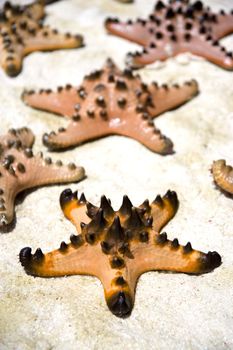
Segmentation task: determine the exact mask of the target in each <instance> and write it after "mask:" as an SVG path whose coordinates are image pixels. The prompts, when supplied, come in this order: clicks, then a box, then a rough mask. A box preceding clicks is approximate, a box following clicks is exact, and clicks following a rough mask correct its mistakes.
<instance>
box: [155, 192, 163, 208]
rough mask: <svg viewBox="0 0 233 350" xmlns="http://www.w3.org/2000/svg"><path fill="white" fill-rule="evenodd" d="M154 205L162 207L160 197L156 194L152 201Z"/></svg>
mask: <svg viewBox="0 0 233 350" xmlns="http://www.w3.org/2000/svg"><path fill="white" fill-rule="evenodd" d="M153 203H154V204H157V205H159V206H160V207H163V200H162V198H161V196H160V195H159V194H158V196H157V197H156V198H155V199H154V201H153Z"/></svg>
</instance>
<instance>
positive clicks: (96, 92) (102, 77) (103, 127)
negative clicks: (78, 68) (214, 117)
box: [22, 59, 198, 154]
mask: <svg viewBox="0 0 233 350" xmlns="http://www.w3.org/2000/svg"><path fill="white" fill-rule="evenodd" d="M197 93H198V86H197V83H196V81H194V80H192V81H189V82H186V83H185V84H184V85H183V86H179V85H177V84H175V85H173V86H171V87H168V86H167V85H166V84H164V85H162V86H160V87H159V86H158V84H157V83H155V82H154V83H152V84H150V85H148V86H147V85H146V84H144V83H143V82H142V80H141V78H140V76H139V75H136V76H134V75H133V74H132V71H131V70H130V69H125V70H124V71H123V72H122V71H120V70H119V69H118V68H117V67H116V65H115V64H114V63H113V62H112V60H110V59H108V60H107V63H106V65H105V67H104V68H103V69H102V70H98V71H94V72H93V73H91V74H90V75H88V76H86V77H85V78H84V81H83V83H82V85H81V86H79V87H78V88H77V87H76V88H75V87H72V86H71V85H67V86H66V87H64V88H62V87H58V89H57V92H52V91H51V90H40V91H39V93H35V92H34V91H33V90H32V91H28V92H26V91H25V92H24V93H23V96H22V98H23V100H24V102H25V103H26V104H28V105H30V106H32V107H35V108H38V109H43V110H46V111H50V112H54V113H57V114H60V115H65V116H67V117H69V118H71V117H72V119H71V121H70V123H69V125H68V127H67V129H64V128H61V129H59V133H58V134H56V133H54V132H51V133H50V134H49V135H48V134H45V135H44V137H43V141H44V144H45V145H46V146H47V147H49V148H50V149H61V148H66V147H70V146H75V145H78V144H80V143H83V142H85V141H88V140H92V139H96V138H100V137H103V136H106V135H112V134H118V135H123V136H128V137H131V138H133V139H136V140H138V141H139V142H141V143H142V144H144V145H145V146H146V147H148V148H149V149H150V150H152V151H154V152H157V153H161V154H169V153H172V152H173V150H172V148H173V144H172V142H171V141H170V140H169V139H168V138H166V137H165V136H163V135H161V133H160V131H159V130H158V129H156V128H155V126H154V123H153V118H155V117H157V116H158V115H160V114H161V113H163V112H165V111H168V110H170V109H173V108H175V107H177V106H180V105H181V104H183V103H184V102H186V101H188V100H190V99H191V98H192V97H193V96H195V95H196V94H197Z"/></svg>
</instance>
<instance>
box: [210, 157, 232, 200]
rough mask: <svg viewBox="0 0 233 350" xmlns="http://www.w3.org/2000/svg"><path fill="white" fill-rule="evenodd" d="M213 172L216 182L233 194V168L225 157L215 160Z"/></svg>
mask: <svg viewBox="0 0 233 350" xmlns="http://www.w3.org/2000/svg"><path fill="white" fill-rule="evenodd" d="M211 172H212V174H213V178H214V181H215V183H216V184H217V185H218V186H219V187H220V188H221V189H222V190H223V191H226V192H228V193H230V194H233V168H232V166H230V165H227V164H226V161H225V160H224V159H219V160H216V161H214V162H213V164H212V169H211Z"/></svg>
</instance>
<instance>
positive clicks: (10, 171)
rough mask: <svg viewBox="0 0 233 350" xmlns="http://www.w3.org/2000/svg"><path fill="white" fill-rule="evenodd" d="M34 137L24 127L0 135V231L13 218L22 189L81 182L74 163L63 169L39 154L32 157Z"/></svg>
mask: <svg viewBox="0 0 233 350" xmlns="http://www.w3.org/2000/svg"><path fill="white" fill-rule="evenodd" d="M33 143H34V135H33V133H32V131H31V130H30V129H28V128H21V129H10V130H9V131H8V133H7V134H6V135H4V136H0V228H3V227H4V226H6V225H9V224H10V223H11V222H12V221H13V218H14V202H15V197H16V196H17V194H18V193H19V192H22V191H23V190H26V189H29V188H32V187H37V186H42V185H48V184H57V183H68V182H74V181H78V180H81V179H82V178H83V177H84V169H83V168H82V167H76V166H75V164H74V163H70V164H69V165H68V166H63V165H62V162H61V161H60V160H58V161H57V162H56V163H55V164H52V160H51V158H49V157H48V158H45V159H43V154H42V153H41V152H40V153H38V154H37V155H36V156H33V153H32V149H31V147H32V145H33Z"/></svg>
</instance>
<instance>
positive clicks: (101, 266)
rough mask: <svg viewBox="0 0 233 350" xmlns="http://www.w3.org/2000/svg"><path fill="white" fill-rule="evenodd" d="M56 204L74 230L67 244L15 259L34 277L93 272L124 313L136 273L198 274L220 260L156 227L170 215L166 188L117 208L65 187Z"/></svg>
mask: <svg viewBox="0 0 233 350" xmlns="http://www.w3.org/2000/svg"><path fill="white" fill-rule="evenodd" d="M60 204H61V208H62V210H63V212H64V214H65V216H66V217H67V219H69V220H70V221H71V222H72V223H73V224H74V225H75V227H76V229H77V231H78V233H79V234H78V235H77V236H75V235H72V236H71V237H70V240H71V243H69V244H66V243H65V242H62V243H61V245H60V248H59V249H57V250H54V251H52V252H50V253H47V254H45V255H44V254H43V253H42V251H41V249H37V250H36V252H35V253H34V254H33V255H32V254H31V248H29V247H26V248H23V249H22V250H21V251H20V254H19V258H20V261H21V264H22V265H23V266H24V268H25V271H26V272H27V273H28V274H30V275H33V276H40V277H58V276H67V275H76V274H78V275H80V274H81V275H93V276H96V277H97V278H99V279H100V281H101V282H102V284H103V287H104V292H105V298H106V302H107V305H108V307H109V309H110V310H111V311H112V313H113V314H115V315H116V316H119V317H124V316H127V315H129V314H130V312H131V311H132V308H133V304H134V298H135V287H136V283H137V280H138V278H139V277H140V275H141V274H143V273H144V272H147V271H151V270H166V271H176V272H184V273H188V274H201V273H206V272H210V271H212V270H213V269H214V268H216V267H218V266H219V265H220V264H221V257H220V255H219V254H218V253H217V252H208V253H207V254H205V253H202V252H200V251H197V250H193V249H192V246H191V244H190V243H187V244H186V245H185V246H182V245H180V244H179V242H178V240H177V239H176V238H175V239H174V240H173V241H169V240H168V239H167V234H166V233H162V234H159V232H160V231H161V229H162V228H163V227H164V226H165V225H166V224H167V222H168V221H169V220H170V219H171V218H172V217H173V216H174V215H175V213H176V211H177V208H178V199H177V196H176V193H175V192H171V191H168V192H167V193H166V195H165V196H164V197H163V198H161V197H160V196H157V197H156V198H155V200H154V201H153V202H152V203H151V204H149V201H148V200H145V201H144V202H143V203H142V204H141V205H140V206H139V207H138V208H136V207H133V205H132V203H131V201H130V200H129V198H128V197H127V196H124V198H123V203H122V205H121V207H120V209H119V210H118V211H114V210H113V208H112V207H111V204H110V200H108V199H107V198H106V197H105V196H102V197H101V203H100V208H98V207H96V206H94V205H93V204H91V203H90V202H87V201H86V199H85V196H84V194H82V195H81V196H80V198H79V199H78V198H77V192H74V193H72V191H71V190H70V189H67V190H65V191H63V192H62V194H61V196H60Z"/></svg>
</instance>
